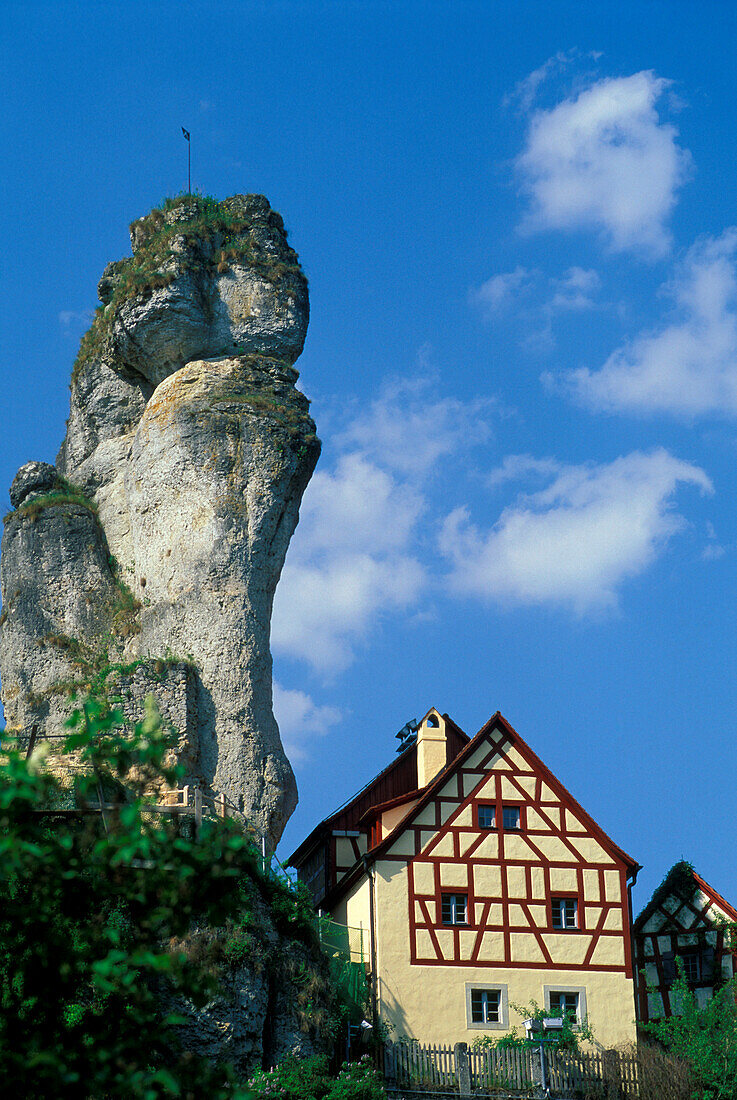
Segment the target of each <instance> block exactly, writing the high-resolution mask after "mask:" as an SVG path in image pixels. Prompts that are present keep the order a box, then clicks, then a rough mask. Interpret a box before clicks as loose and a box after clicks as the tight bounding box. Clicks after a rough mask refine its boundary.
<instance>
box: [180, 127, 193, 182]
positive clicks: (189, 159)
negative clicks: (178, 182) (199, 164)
mask: <svg viewBox="0 0 737 1100" xmlns="http://www.w3.org/2000/svg"><path fill="white" fill-rule="evenodd" d="M182 133H183V134H184V140H185V141H186V142H187V194H188V195H191V194H192V146H191V144H190V140H189V130H185V129H184V127H183V126H182Z"/></svg>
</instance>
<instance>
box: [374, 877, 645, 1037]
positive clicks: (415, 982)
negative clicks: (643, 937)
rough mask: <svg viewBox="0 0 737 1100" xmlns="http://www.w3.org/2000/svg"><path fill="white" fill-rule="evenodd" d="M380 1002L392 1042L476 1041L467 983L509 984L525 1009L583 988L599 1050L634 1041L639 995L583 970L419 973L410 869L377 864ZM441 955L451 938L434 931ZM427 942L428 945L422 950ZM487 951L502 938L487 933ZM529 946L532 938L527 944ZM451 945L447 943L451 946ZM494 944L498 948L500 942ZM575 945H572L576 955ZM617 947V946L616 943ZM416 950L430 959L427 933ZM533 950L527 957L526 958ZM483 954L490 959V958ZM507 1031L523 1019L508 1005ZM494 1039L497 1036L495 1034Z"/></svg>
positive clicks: (622, 981)
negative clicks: (549, 992) (547, 991)
mask: <svg viewBox="0 0 737 1100" xmlns="http://www.w3.org/2000/svg"><path fill="white" fill-rule="evenodd" d="M375 889H376V933H377V968H378V974H379V982H378V998H379V1013H380V1018H381V1020H382V1021H383V1022H384V1023H391V1024H393V1026H394V1028H395V1031H394V1033H393V1034H394V1035H395V1036H402V1035H406V1036H411V1037H412V1038H416V1039H419V1040H420V1042H423V1043H455V1042H460V1041H465V1042H472V1041H473V1039H474V1038H475V1037H476V1036H477V1035H478V1034H479V1029H478V1027H476V1028H469V1027H468V1022H467V1018H466V993H465V988H466V983H469V982H470V983H472V984H474V985H479V986H481V987H485V986H491V987H493V986H495V985H497V984H499V985H507V986H508V989H509V1000H510V1002H512V1001H514V1002H516V1003H518V1004H522V1005H526V1004H528V1003H529V1001H530V1000H533V999H534V1000H536V1001H537V1002H538V1004H542V1003H543V999H544V986H546V985H547V986H552V987H553V988H557V987H561V988H565V987H566V986H569V987H576V988H579V987H583V988H585V990H586V1002H587V1009H588V1015H589V1021H590V1023H591V1026H592V1028H593V1031H594V1035H595V1037H596V1041H597V1043H599V1044H601V1045H602V1046H604V1047H614V1046H621V1045H623V1044H625V1043H630V1042H633V1041H634V1040H635V1024H634V1019H635V1007H634V991H633V983H632V980H631V979H628V978H626V977H625V976H624V975H623V974H608V973H596V972H591V971H580V970H555V971H549V970H545V969H543V967H542V966H541V968H540V969H539V970H538V969H519V970H515V969H514V968H513V967H504V966H500V967H479V966H473V965H472V964H469V965H468V966H443V965H436V966H421V965H414V966H413V965H412V964H411V962H410V933H409V920H408V915H409V910H408V904H409V901H408V887H407V870H406V867H405V866H404V865H403V864H401V863H397V862H391V861H388V860H386V861H380V862H379V863H377V865H376V869H375ZM436 935H438V939H439V940H440V942H441V950H443V954H445V953H446V952H447V951H449V950H450V946H451V941H452V936H453V933H452V932H450V931H448V930H446V929H437V930H436ZM422 936H424V937H425V938H426V940H427V943H426V944H425V943H424V942H423V941H422ZM487 938H488V940H489V952H490V953H491V954H493V953H494V951H493V949H494V947H496V948H497V951H498V952H499V953H501V950H502V948H503V945H502V937H501V933H486V934H485V936H484V941H486V940H487ZM525 939H529V940H532V937H525ZM446 941H447V942H446ZM495 941H496V942H495ZM574 942H575V938H574V939H573V940H569V944H570V945H571V948H572V949H573V951H574V953H575V948H573V943H574ZM617 942H619V941H617ZM418 947H420V949H421V950H423V951H424V950H426V951H428V953H430V950H431V948H430V937H429V934H428V933H427V932H424V933H421V934H420V935H418ZM529 951H530V948H529V945H527V944H525V947H524V953H525V955H526V957H527V958H529ZM483 954H485V955H486V954H487V952H486V951H484V952H483ZM509 1017H510V1018H509V1022H510V1026H514V1025H515V1024H516V1025H519V1023H520V1022H521V1018H520V1016H519V1014H518V1013H517V1012H515V1010H514V1009H512V1008H511V1006H510V1013H509ZM494 1034H495V1035H499V1034H500V1032H498V1031H495V1033H494Z"/></svg>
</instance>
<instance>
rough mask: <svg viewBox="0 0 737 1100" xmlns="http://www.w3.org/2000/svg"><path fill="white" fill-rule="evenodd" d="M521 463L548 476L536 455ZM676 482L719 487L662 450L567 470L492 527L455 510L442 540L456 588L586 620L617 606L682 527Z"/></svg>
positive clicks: (521, 500) (703, 487)
mask: <svg viewBox="0 0 737 1100" xmlns="http://www.w3.org/2000/svg"><path fill="white" fill-rule="evenodd" d="M518 458H519V469H520V470H521V471H523V470H525V468H527V469H532V470H533V472H535V473H538V474H539V473H543V472H544V468H542V467H541V466H540V465H539V464H533V465H531V464H530V460H529V456H518ZM508 461H509V462H513V459H510V460H508ZM535 465H537V468H535ZM551 465H552V464H551ZM679 484H691V485H695V486H697V487H698V488H699V489H700V490H701V491H702V492H703V493H709V492H711V491H712V486H711V482H710V481H709V478H708V477H707V475H706V474H705V473H704V471H703V470H701V469H699V468H698V467H697V466H692V465H690V464H689V463H686V462H681V461H679V460H678V459H676V458H674V457H673V456H672V455H670V454H669V453H668V452H667V451H664V450H662V449H661V450H656V451H653V452H652V453H650V454H644V453H642V452H634V453H632V454H630V455H626V456H624V457H622V458H619V459H616V460H615V461H614V462H612V463H609V464H607V465H599V466H594V465H583V466H560V467H558V468H557V470H556V473H555V475H554V477H553V480H552V482H551V484H550V485H548V486H547V487H546V488H544V489H542V490H539V491H538V492H535V493H532V494H529V495H522V496H520V497H519V498H518V499H517V501H516V502H515V503H514V504H513V505H511V506H510V507H508V508H505V510H504V511H503V512H502V514H501V516H500V518H499V520H498V521H497V523H496V524H494V526H493V527H492V528H490V529H488V530H486V531H482V530H479V528H478V527H477V526H476V525H474V524H473V523H472V522H471V520H470V517H469V513H468V511H467V510H466V509H465V508H458V509H456V510H455V511H454V512H452V513H451V514H450V515H449V516H448V518H447V519H446V521H445V524H444V527H443V531H442V535H441V540H440V549H441V552H442V553H443V554H445V555H446V557H447V558H448V559H449V560H450V561H451V563H452V573H451V578H450V580H451V585H452V587H453V588H454V589H455V591H457V592H459V593H462V594H465V595H468V596H476V597H481V598H482V599H486V600H498V601H501V602H504V603H509V604H558V605H564V606H568V607H569V608H571V609H572V610H573V611H574V612H575V613H576V614H579V615H581V614H584V613H586V612H590V611H596V610H600V609H603V608H607V607H615V606H616V604H617V589H618V588H619V586H620V585H621V584H622V583H623V581H625V580H626V579H627V578H628V577H633V576H636V575H638V574H640V573H642V572H643V570H644V569H645V568H646V567H647V566H649V565H650V564H651V563H652V562H653V561H654V559H655V558H656V556H657V555H658V553H659V552H661V551H662V549H663V547H664V546H665V544H666V543H667V541H668V539H669V538H671V536H672V535H674V534H675V533H676V532H677V531H679V530H680V529H681V528H682V527H683V526H684V524H685V521H684V520H683V519H682V517H681V516H679V515H678V514H677V513H676V512H674V511H673V510H672V504H671V500H672V497H673V494H674V493H675V491H676V489H677V487H678V485H679Z"/></svg>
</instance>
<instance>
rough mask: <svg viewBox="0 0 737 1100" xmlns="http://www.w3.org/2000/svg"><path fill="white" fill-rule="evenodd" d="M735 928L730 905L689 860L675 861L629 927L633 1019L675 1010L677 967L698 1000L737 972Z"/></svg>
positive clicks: (647, 1018) (734, 914) (644, 1019)
mask: <svg viewBox="0 0 737 1100" xmlns="http://www.w3.org/2000/svg"><path fill="white" fill-rule="evenodd" d="M735 927H737V910H735V908H734V906H732V905H730V904H729V902H728V901H725V900H724V898H723V897H721V895H719V894H718V893H717V892H716V890H715V889H714V888H713V887H712V886H710V885H709V884H708V882H704V880H703V879H702V878H701V877H700V876H699V875H697V874H696V872H695V871H694V869H693V867H692V866H691V864H690V863H684V862H681V863H676V865H675V867H672V868H671V869H670V871H669V872H668V874H667V875H666V877H665V879H664V880H663V882H662V883H661V885H660V886H659V887H658V889H657V890H656V891H655V893H654V894H653V896H652V899H651V900H650V901H649V902H648V904H647V905H646V906H645V908H644V909H643V911H642V912H641V913H640V915H639V917H638V918H637V920H636V921H635V923H634V927H633V931H634V949H635V970H636V973H637V1018H638V1020H639V1021H640V1022H642V1023H648V1021H650V1020H653V1019H658V1018H660V1017H663V1016H671V1015H673V1014H674V1013H677V1012H678V1003H677V998H675V997H674V995H673V982H674V981H675V979H676V975H677V974H678V971H679V970H681V971H682V972H683V976H684V978H685V979H686V981H687V982H688V985H689V987H690V988H691V990H692V991H693V993H694V996H695V998H696V1002H697V1004H699V1005H704V1004H706V1002H707V1001H708V1000H709V999H710V998H711V997H712V996H713V995H714V989H715V987H717V986H718V985H719V984H721V983H722V982H725V981H728V980H729V979H730V978H732V977H733V976H734V975H735V974H737V952H735V950H734V949H733V946H732V945H733V943H734V930H735ZM679 964H680V965H679Z"/></svg>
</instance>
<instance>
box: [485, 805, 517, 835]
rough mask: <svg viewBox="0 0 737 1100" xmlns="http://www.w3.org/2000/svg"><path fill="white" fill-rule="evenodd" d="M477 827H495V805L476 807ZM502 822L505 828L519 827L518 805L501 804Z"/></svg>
mask: <svg viewBox="0 0 737 1100" xmlns="http://www.w3.org/2000/svg"><path fill="white" fill-rule="evenodd" d="M478 820H479V829H496V827H497V825H496V806H493V805H492V806H489V805H486V806H483V805H481V806H479V807H478ZM502 824H503V826H504V828H505V829H510V830H511V829H519V827H520V808H519V806H502Z"/></svg>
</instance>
